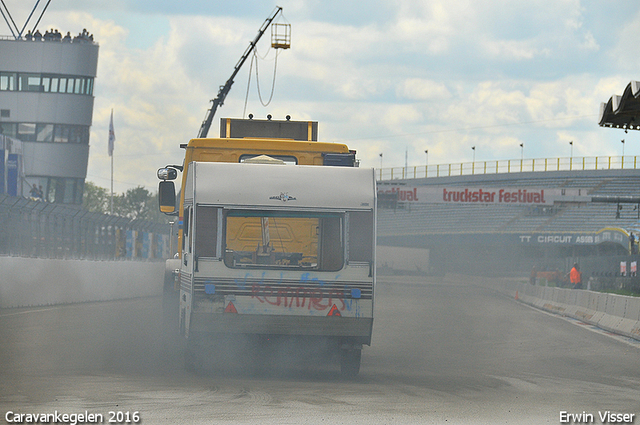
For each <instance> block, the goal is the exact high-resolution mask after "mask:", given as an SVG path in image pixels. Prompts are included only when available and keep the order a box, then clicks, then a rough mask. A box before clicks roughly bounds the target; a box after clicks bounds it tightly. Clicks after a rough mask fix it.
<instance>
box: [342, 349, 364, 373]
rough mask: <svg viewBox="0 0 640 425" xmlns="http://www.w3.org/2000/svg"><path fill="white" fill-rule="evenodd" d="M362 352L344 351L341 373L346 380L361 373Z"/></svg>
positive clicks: (356, 350)
mask: <svg viewBox="0 0 640 425" xmlns="http://www.w3.org/2000/svg"><path fill="white" fill-rule="evenodd" d="M361 358H362V350H358V349H355V350H342V355H341V356H340V372H341V373H342V376H344V377H345V378H353V377H355V376H357V375H358V373H359V372H360V360H361Z"/></svg>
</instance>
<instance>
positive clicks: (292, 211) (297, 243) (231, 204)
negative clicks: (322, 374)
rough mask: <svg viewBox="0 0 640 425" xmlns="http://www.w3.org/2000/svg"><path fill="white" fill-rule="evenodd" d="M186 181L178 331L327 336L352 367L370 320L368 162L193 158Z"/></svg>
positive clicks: (345, 368)
mask: <svg viewBox="0 0 640 425" xmlns="http://www.w3.org/2000/svg"><path fill="white" fill-rule="evenodd" d="M267 162H268V161H267ZM185 179H186V184H185V190H184V194H183V196H184V207H183V210H182V211H180V217H181V218H180V223H181V225H182V230H183V238H182V247H181V250H182V256H181V263H180V272H179V283H180V331H181V333H182V334H183V335H184V336H185V337H186V338H187V339H189V340H192V341H196V342H197V341H205V340H208V341H211V340H214V341H215V338H216V336H221V335H226V336H229V335H238V336H239V335H245V336H250V337H251V336H253V337H257V338H263V339H270V338H287V339H296V338H297V339H303V340H304V339H307V340H308V339H314V338H318V339H323V340H325V341H329V344H330V346H332V347H333V349H334V350H335V351H337V352H339V353H340V356H341V370H342V373H343V374H345V375H351V376H353V375H356V374H357V373H358V371H359V368H360V357H361V349H362V346H363V345H370V343H371V331H372V326H373V307H374V287H375V270H376V267H375V264H374V261H375V257H376V255H375V241H376V230H375V223H376V182H375V175H374V170H373V169H361V168H355V167H318V166H305V165H293V164H286V165H285V164H278V165H272V164H264V163H216V162H192V163H191V164H189V167H188V171H187V174H186V176H185ZM192 345H197V344H189V346H192ZM187 355H188V356H189V353H187Z"/></svg>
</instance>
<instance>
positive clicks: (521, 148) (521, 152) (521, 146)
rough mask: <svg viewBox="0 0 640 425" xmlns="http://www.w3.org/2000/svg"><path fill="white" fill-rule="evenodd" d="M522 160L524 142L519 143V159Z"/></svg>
mask: <svg viewBox="0 0 640 425" xmlns="http://www.w3.org/2000/svg"><path fill="white" fill-rule="evenodd" d="M523 160H524V143H520V161H523Z"/></svg>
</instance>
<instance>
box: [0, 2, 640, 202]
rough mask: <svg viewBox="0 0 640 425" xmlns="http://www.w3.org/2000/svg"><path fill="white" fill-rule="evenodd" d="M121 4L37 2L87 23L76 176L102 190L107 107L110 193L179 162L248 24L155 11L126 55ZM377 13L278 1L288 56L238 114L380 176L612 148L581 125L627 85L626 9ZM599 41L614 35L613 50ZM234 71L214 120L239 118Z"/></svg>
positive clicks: (556, 6)
mask: <svg viewBox="0 0 640 425" xmlns="http://www.w3.org/2000/svg"><path fill="white" fill-rule="evenodd" d="M158 1H160V0H158ZM122 3H124V4H126V1H124V0H123V1H122ZM122 3H120V2H110V3H109V4H108V5H107V4H106V3H100V4H101V7H103V8H105V9H91V8H92V7H97V6H95V3H94V2H82V3H80V2H76V3H72V4H74V6H73V7H75V8H80V7H82V8H83V9H82V10H80V11H79V10H75V11H71V12H72V13H70V12H69V11H68V10H55V9H53V5H52V10H51V11H49V12H48V13H47V15H46V19H45V22H46V23H45V22H43V24H44V26H43V27H49V26H51V25H53V26H56V27H59V28H60V29H61V30H63V31H66V30H67V29H70V30H73V31H72V32H74V31H75V32H78V31H80V30H81V29H82V28H84V27H86V28H88V29H89V31H91V32H93V33H94V34H95V38H96V41H97V42H98V43H99V44H100V57H99V69H98V78H97V80H96V92H95V94H96V100H95V108H94V117H93V127H92V134H91V153H90V155H91V157H90V164H89V177H88V179H89V180H94V181H96V183H98V184H102V185H104V184H105V179H108V177H109V159H108V157H107V155H106V135H107V126H108V117H109V113H110V110H111V108H114V111H115V112H114V114H115V119H116V123H115V124H116V134H117V144H116V157H115V162H116V170H117V172H118V175H117V176H116V180H117V181H119V182H121V183H117V185H118V184H119V185H120V186H119V187H118V186H117V190H118V191H122V190H126V189H128V188H129V187H131V185H137V184H142V185H145V186H147V187H148V188H153V187H155V185H156V179H155V170H156V169H157V168H158V167H160V166H163V165H165V164H167V163H177V162H180V161H181V159H182V154H183V152H182V151H181V150H180V149H179V148H178V145H179V144H180V143H185V142H186V141H187V140H188V139H189V138H190V137H194V136H195V135H196V134H197V131H198V129H199V127H200V123H201V120H202V119H203V117H204V115H205V112H206V109H207V107H209V105H210V104H209V100H210V99H212V98H213V97H215V95H216V94H217V91H218V87H219V86H220V85H221V84H224V82H225V81H226V80H227V79H228V78H229V76H230V74H231V72H232V71H233V66H234V65H235V64H236V61H237V60H238V59H239V58H240V55H241V54H242V53H243V52H244V50H245V49H246V48H247V46H248V44H249V41H250V40H252V39H253V38H254V37H255V35H256V29H257V28H258V27H259V25H260V24H261V22H262V21H261V19H259V18H258V19H256V18H255V14H253V15H252V16H244V15H243V13H242V11H241V7H242V4H240V5H238V6H237V8H238V12H237V13H234V17H229V16H212V15H207V16H201V15H198V14H197V13H198V12H197V10H187V11H185V13H190V15H179V16H177V15H176V16H173V15H166V16H165V18H166V21H167V22H168V25H167V28H168V29H167V30H166V31H164V32H162V34H161V35H159V36H158V37H156V39H155V41H153V42H150V43H145V44H143V46H144V47H143V48H134V47H131V46H134V45H136V44H135V43H131V39H130V38H129V37H131V35H130V34H132V33H133V32H134V31H133V30H132V28H133V27H132V25H133V23H132V22H133V21H135V20H133V19H130V18H129V17H128V15H125V14H127V13H129V11H127V10H126V9H120V7H124V6H121V4H122ZM61 4H63V5H64V4H65V3H61ZM70 4H71V3H70ZM380 4H381V5H382V6H385V7H380V10H382V11H383V12H379V13H378V12H377V10H373V9H372V10H368V11H367V13H366V14H365V15H366V17H368V18H367V19H365V18H361V19H360V18H358V19H356V18H354V21H353V22H351V21H349V20H346V19H345V18H344V16H342V15H341V12H342V11H343V9H344V8H345V7H344V5H343V4H342V3H341V2H335V1H333V0H327V2H308V1H303V0H296V1H295V3H294V5H293V6H287V5H285V13H286V17H287V20H288V21H289V22H290V23H291V24H292V48H291V49H290V50H288V51H285V52H282V53H281V54H280V56H279V58H278V68H277V79H276V89H275V96H274V99H273V102H272V103H271V105H269V107H268V108H262V107H261V106H260V104H259V103H258V99H257V95H256V93H255V88H254V87H255V86H252V88H251V90H250V93H249V100H248V111H247V112H253V113H254V114H255V115H256V116H263V115H266V114H267V113H271V114H272V115H274V116H284V115H286V114H290V115H292V116H293V117H294V119H305V120H306V119H312V120H318V121H319V123H320V134H321V138H322V140H325V141H329V140H335V141H339V142H341V141H344V142H346V143H347V144H348V145H349V146H350V147H353V148H355V149H357V150H358V152H359V154H358V156H359V158H360V159H362V165H363V166H367V167H371V166H373V167H378V166H379V154H380V153H381V152H382V153H384V165H385V166H401V165H403V164H404V154H405V150H408V152H409V163H410V164H423V163H424V161H425V160H426V156H425V155H424V150H425V149H429V152H430V159H429V162H430V163H431V164H435V163H444V162H449V161H450V162H459V161H463V160H464V161H468V160H470V158H471V151H470V146H477V152H476V153H477V158H478V159H491V158H514V157H519V154H520V152H519V148H518V146H519V144H520V143H525V146H526V150H525V154H526V155H532V156H536V157H553V156H556V155H566V152H567V143H568V141H567V139H570V140H574V143H575V145H574V147H575V154H576V155H578V154H583V155H588V154H597V153H598V152H616V151H617V150H618V148H619V146H617V145H616V143H617V144H619V140H616V139H617V138H618V135H617V134H616V135H615V136H614V135H612V136H609V135H608V133H606V130H603V129H601V128H599V127H598V126H597V122H596V121H597V116H596V115H597V113H598V107H599V103H600V102H603V101H606V100H608V99H609V97H610V96H611V95H612V94H614V93H617V94H621V92H622V90H623V89H624V87H625V86H626V84H627V83H628V82H629V81H630V80H632V79H638V78H640V77H639V76H638V75H637V69H638V68H639V67H640V63H639V61H640V60H638V59H637V58H638V57H640V55H638V54H635V53H634V52H637V51H638V45H637V43H636V42H635V40H637V39H638V37H639V36H640V30H638V28H640V12H639V11H637V9H640V6H636V11H635V12H634V13H629V14H628V17H624V19H622V20H620V22H619V23H618V25H619V26H618V27H612V28H611V29H610V30H608V32H603V30H602V28H601V25H602V24H601V23H600V22H592V21H593V20H594V19H598V20H600V19H601V18H604V17H606V16H609V15H608V13H609V9H610V6H608V5H606V4H602V5H601V4H597V3H589V4H583V3H581V2H580V1H578V0H563V1H558V0H540V1H536V2H513V1H508V0H499V1H498V0H494V1H487V2H481V3H479V2H474V1H471V0H432V1H429V2H425V1H423V0H399V1H394V2H390V1H388V0H385V1H381V3H380ZM388 5H390V6H388ZM107 6H109V7H107ZM386 6H388V7H386ZM9 7H11V5H9ZM185 7H186V6H185ZM190 7H196V6H194V5H191V6H190ZM363 7H365V6H363ZM318 8H321V9H322V10H331V11H332V13H325V14H324V15H323V17H322V19H319V18H318V17H317V16H316V15H314V14H313V13H310V12H309V11H314V10H316V11H317V10H318ZM23 9H24V8H23ZM20 10H21V12H23V10H22V9H20ZM105 10H107V11H106V12H105ZM349 10H350V11H351V10H352V9H349ZM118 11H120V13H122V19H118V14H117V13H118ZM148 12H149V14H153V13H155V12H154V11H153V10H149V11H148ZM25 13H26V12H25ZM383 13H384V14H383ZM303 14H304V15H303ZM605 14H606V16H605ZM334 16H335V19H333V17H334ZM594 17H595V18H594ZM338 18H340V19H338ZM610 33H611V34H614V35H610ZM605 36H610V37H612V38H614V39H615V40H616V41H615V45H614V46H613V48H612V47H611V42H609V41H608V40H607V38H606V37H605ZM268 38H269V32H267V34H265V38H264V39H263V40H262V41H261V43H260V46H259V51H260V54H261V55H265V54H266V53H267V51H268V49H267V46H268V44H269V43H268ZM273 59H274V55H273V52H270V53H269V56H268V57H267V58H266V60H265V61H261V62H260V83H261V89H262V92H263V94H264V93H267V92H268V88H270V83H271V77H272V72H273ZM249 66H250V62H249V61H247V63H246V64H245V65H244V67H243V70H242V71H241V72H240V73H239V74H238V76H237V77H236V83H235V84H234V86H233V89H232V90H231V92H230V94H229V96H228V97H227V100H226V102H225V105H224V108H222V109H221V110H219V111H218V113H217V115H216V119H217V118H220V117H223V116H233V117H238V116H241V115H242V113H243V109H244V101H245V90H246V82H247V77H248V71H249ZM254 69H255V68H254ZM252 80H253V81H255V75H253V77H252ZM214 127H217V122H215V121H214ZM215 132H216V129H215V128H212V130H211V132H210V134H211V135H214V134H215ZM598 140H601V141H602V140H606V142H602V143H598ZM606 143H609V144H610V145H611V146H609V145H606ZM94 177H95V179H94ZM107 181H108V180H107Z"/></svg>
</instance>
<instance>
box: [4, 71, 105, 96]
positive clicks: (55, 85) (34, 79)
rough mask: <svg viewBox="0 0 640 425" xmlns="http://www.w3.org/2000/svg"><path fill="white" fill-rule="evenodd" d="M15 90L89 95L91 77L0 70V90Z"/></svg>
mask: <svg viewBox="0 0 640 425" xmlns="http://www.w3.org/2000/svg"><path fill="white" fill-rule="evenodd" d="M16 81H17V85H16ZM16 90H17V91H30V92H43V93H67V94H82V95H89V96H91V95H93V77H75V76H73V77H72V76H66V75H55V74H31V73H29V74H28V73H16V72H0V91H16Z"/></svg>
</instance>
